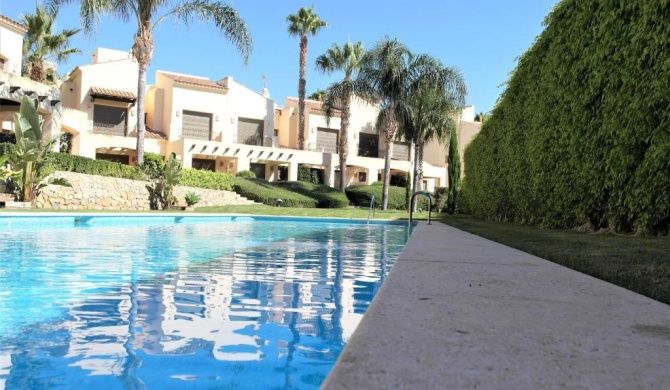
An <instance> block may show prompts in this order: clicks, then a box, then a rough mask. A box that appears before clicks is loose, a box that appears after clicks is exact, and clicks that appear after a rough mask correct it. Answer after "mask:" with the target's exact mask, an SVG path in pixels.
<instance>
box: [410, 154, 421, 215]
mask: <svg viewBox="0 0 670 390" xmlns="http://www.w3.org/2000/svg"><path fill="white" fill-rule="evenodd" d="M418 183H419V143H418V142H414V162H413V163H412V194H414V193H415V192H416V190H417V187H418ZM410 196H411V195H410ZM409 207H410V208H411V210H412V211H416V198H414V199H413V200H412V204H410V205H409Z"/></svg>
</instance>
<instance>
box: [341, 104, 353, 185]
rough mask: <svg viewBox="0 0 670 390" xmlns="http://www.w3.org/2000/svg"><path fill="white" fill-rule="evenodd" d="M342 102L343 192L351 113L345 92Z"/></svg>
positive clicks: (345, 180)
mask: <svg viewBox="0 0 670 390" xmlns="http://www.w3.org/2000/svg"><path fill="white" fill-rule="evenodd" d="M342 100H344V101H343V102H342V121H341V126H340V139H339V141H340V142H339V145H338V147H339V152H340V191H342V192H344V190H345V186H346V184H347V155H348V154H349V143H348V140H349V138H348V137H349V115H350V111H351V101H350V100H351V97H350V94H349V93H348V92H347V93H346V94H345V96H344V97H343V99H342Z"/></svg>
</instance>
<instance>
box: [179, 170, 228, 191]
mask: <svg viewBox="0 0 670 390" xmlns="http://www.w3.org/2000/svg"><path fill="white" fill-rule="evenodd" d="M179 184H180V185H183V186H189V187H198V188H208V189H210V190H222V191H232V190H233V176H232V175H231V174H229V173H223V172H212V171H202V170H199V169H188V168H185V169H182V171H181V182H180V183H179Z"/></svg>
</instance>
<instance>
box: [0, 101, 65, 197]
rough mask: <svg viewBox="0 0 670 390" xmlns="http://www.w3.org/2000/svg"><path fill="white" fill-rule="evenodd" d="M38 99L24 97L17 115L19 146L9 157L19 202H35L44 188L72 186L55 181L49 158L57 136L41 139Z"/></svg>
mask: <svg viewBox="0 0 670 390" xmlns="http://www.w3.org/2000/svg"><path fill="white" fill-rule="evenodd" d="M37 104H38V103H37V100H36V99H31V98H29V97H27V96H24V97H23V100H22V101H21V106H20V109H19V112H17V113H15V114H14V129H15V134H16V145H14V146H13V147H12V148H11V149H10V152H9V154H8V158H7V162H8V163H9V165H10V166H11V167H12V170H13V171H16V172H17V173H15V174H12V175H11V176H13V177H14V180H12V185H13V186H14V188H15V189H16V197H17V200H19V201H23V202H35V199H36V198H37V196H38V195H39V193H40V191H41V190H42V188H44V187H46V186H48V185H50V184H52V185H61V186H66V187H71V185H70V183H69V182H68V181H67V180H66V179H62V178H53V177H49V175H50V174H51V173H52V172H53V171H54V169H53V168H52V167H50V157H51V154H52V153H53V149H54V145H55V144H56V142H57V141H58V137H54V138H46V139H42V138H43V137H42V122H43V120H42V118H41V117H40V115H39V113H38V112H37Z"/></svg>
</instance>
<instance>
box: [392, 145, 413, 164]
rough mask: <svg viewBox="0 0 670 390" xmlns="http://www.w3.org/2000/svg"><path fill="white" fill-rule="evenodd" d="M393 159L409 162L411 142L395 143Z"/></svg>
mask: <svg viewBox="0 0 670 390" xmlns="http://www.w3.org/2000/svg"><path fill="white" fill-rule="evenodd" d="M391 157H393V158H394V159H396V160H404V161H409V142H394V143H393V155H392V156H391Z"/></svg>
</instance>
